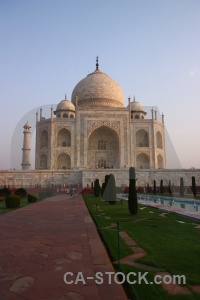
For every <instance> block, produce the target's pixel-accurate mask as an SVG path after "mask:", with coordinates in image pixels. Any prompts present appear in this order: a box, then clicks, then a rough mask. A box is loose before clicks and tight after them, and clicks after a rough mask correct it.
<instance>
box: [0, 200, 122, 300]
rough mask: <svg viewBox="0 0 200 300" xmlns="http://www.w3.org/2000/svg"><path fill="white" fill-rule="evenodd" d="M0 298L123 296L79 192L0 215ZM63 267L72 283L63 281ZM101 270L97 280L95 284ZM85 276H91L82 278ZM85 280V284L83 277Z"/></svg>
mask: <svg viewBox="0 0 200 300" xmlns="http://www.w3.org/2000/svg"><path fill="white" fill-rule="evenodd" d="M0 241H1V243H0V299H3V300H36V299H38V300H68V299H69V300H70V299H75V300H83V299H87V300H89V299H90V300H98V299H105V300H106V299H111V298H112V299H116V300H117V299H120V300H123V299H124V300H125V299H127V296H126V294H125V292H124V290H123V288H122V286H121V285H119V284H116V283H114V281H113V280H112V283H111V284H109V283H108V276H107V275H105V272H114V268H113V266H112V264H111V262H110V260H109V257H108V255H107V252H106V250H105V248H104V245H103V244H102V241H101V239H100V238H99V235H98V233H97V230H96V227H95V225H94V223H93V221H92V219H91V217H90V215H89V213H88V210H87V208H86V206H85V203H84V201H83V199H82V196H81V195H77V196H76V197H74V198H70V197H68V196H66V195H60V196H55V197H51V198H50V199H49V200H48V199H47V200H43V201H41V202H39V203H35V204H32V205H30V206H27V207H24V208H21V209H18V210H15V211H12V212H9V213H7V214H5V215H1V216H0ZM66 272H72V273H73V274H74V275H73V276H68V277H67V279H68V280H69V281H70V280H74V281H75V280H76V278H77V274H80V273H79V272H82V274H83V277H78V278H79V279H81V280H79V281H77V284H75V283H73V284H66V283H65V282H64V280H63V277H64V274H65V273H66ZM96 272H102V273H103V274H104V276H103V283H102V284H97V283H95V275H96ZM87 277H93V279H91V278H87ZM84 280H85V284H83V281H84Z"/></svg>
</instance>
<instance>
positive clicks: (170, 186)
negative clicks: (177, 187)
mask: <svg viewBox="0 0 200 300" xmlns="http://www.w3.org/2000/svg"><path fill="white" fill-rule="evenodd" d="M168 191H169V194H170V195H172V183H171V180H169V185H168Z"/></svg>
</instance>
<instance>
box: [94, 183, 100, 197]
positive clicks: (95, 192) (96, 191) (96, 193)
mask: <svg viewBox="0 0 200 300" xmlns="http://www.w3.org/2000/svg"><path fill="white" fill-rule="evenodd" d="M94 195H95V197H99V195H100V185H99V179H96V180H95V181H94Z"/></svg>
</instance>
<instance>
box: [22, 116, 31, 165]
mask: <svg viewBox="0 0 200 300" xmlns="http://www.w3.org/2000/svg"><path fill="white" fill-rule="evenodd" d="M23 128H24V132H23V134H24V143H23V148H22V151H23V154H22V163H21V166H22V170H29V168H30V165H31V164H30V152H31V143H30V141H31V139H30V138H31V131H30V128H31V126H30V125H29V124H28V121H27V122H26V124H25V125H24V127H23Z"/></svg>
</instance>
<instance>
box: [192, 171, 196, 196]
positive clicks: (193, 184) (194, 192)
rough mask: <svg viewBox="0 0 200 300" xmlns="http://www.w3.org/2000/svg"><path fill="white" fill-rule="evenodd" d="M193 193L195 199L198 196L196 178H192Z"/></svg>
mask: <svg viewBox="0 0 200 300" xmlns="http://www.w3.org/2000/svg"><path fill="white" fill-rule="evenodd" d="M192 193H193V195H194V197H196V195H197V187H196V179H195V177H194V176H192Z"/></svg>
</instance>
